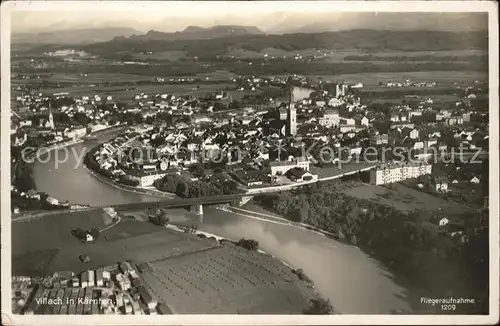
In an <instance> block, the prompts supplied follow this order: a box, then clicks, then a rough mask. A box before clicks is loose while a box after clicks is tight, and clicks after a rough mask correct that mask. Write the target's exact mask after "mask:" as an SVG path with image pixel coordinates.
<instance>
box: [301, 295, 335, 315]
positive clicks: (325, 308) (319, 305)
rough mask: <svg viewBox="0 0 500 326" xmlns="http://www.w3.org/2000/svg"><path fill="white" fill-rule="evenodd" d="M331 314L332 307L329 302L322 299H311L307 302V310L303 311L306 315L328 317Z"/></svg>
mask: <svg viewBox="0 0 500 326" xmlns="http://www.w3.org/2000/svg"><path fill="white" fill-rule="evenodd" d="M332 313H333V307H332V305H331V303H330V300H325V299H323V298H319V299H312V300H311V301H310V302H309V308H307V309H306V310H304V314H306V315H330V314H332Z"/></svg>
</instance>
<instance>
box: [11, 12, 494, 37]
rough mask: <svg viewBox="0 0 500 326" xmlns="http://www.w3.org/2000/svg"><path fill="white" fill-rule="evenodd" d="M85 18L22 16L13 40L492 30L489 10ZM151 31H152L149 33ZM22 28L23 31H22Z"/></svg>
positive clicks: (14, 28) (15, 29)
mask: <svg viewBox="0 0 500 326" xmlns="http://www.w3.org/2000/svg"><path fill="white" fill-rule="evenodd" d="M84 18H86V16H82V17H80V20H78V19H76V18H75V19H71V20H69V19H65V18H62V19H61V20H59V21H58V22H57V23H52V24H49V25H45V26H38V27H36V32H35V33H31V32H27V31H28V30H32V29H33V28H32V29H29V28H28V27H29V25H27V24H28V23H29V19H28V20H27V22H25V23H22V22H23V20H20V21H19V22H18V23H16V24H17V25H15V24H14V25H15V26H14V27H13V29H12V30H13V35H12V42H13V43H39V44H80V43H96V42H106V41H109V40H112V39H113V38H115V37H119V38H131V39H136V40H163V41H174V40H196V39H200V40H203V39H212V38H220V37H227V36H238V35H262V34H297V33H324V32H338V31H348V30H378V31H384V30H386V31H445V32H474V31H487V29H488V23H487V22H488V17H487V13H437V12H434V13H423V12H421V13H419V12H414V13H395V12H348V13H346V12H322V13H319V12H316V13H311V12H285V11H280V12H274V13H272V14H271V13H269V14H267V15H260V16H259V15H255V16H250V17H249V16H248V15H245V14H240V13H238V14H227V15H223V16H221V17H211V16H202V17H199V18H197V20H196V25H194V24H189V22H193V19H189V18H186V17H180V16H179V17H178V16H172V17H169V18H168V19H166V18H165V19H161V20H157V21H154V20H151V21H147V22H145V21H143V18H141V17H137V16H136V17H127V18H124V19H121V20H118V18H117V17H109V19H95V20H90V21H89V19H84ZM26 19H27V18H26ZM26 19H25V20H26ZM82 19H83V20H82ZM141 20H142V21H141ZM13 23H14V22H13ZM242 23H243V24H244V25H243V24H242ZM82 26H85V28H83V27H82ZM109 26H115V27H109ZM120 26H128V27H120ZM186 26H187V27H186ZM255 26H258V27H255ZM148 30H149V32H146V33H145V32H144V31H148ZM16 31H17V32H16ZM21 31H24V33H19V32H21Z"/></svg>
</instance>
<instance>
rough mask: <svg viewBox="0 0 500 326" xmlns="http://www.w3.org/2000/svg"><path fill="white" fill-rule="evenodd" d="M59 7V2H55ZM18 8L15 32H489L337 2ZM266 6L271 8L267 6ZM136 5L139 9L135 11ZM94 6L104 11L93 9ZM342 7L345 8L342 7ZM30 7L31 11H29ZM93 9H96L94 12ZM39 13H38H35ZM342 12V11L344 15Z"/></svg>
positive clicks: (454, 20)
mask: <svg viewBox="0 0 500 326" xmlns="http://www.w3.org/2000/svg"><path fill="white" fill-rule="evenodd" d="M52 3H54V2H52ZM82 3H83V2H80V3H79V4H78V7H75V6H73V7H70V6H59V2H57V5H58V6H59V7H58V10H57V11H56V10H54V9H55V7H53V6H52V7H49V6H48V5H47V3H46V4H45V6H44V7H43V6H40V7H33V6H32V7H26V8H16V10H17V9H23V11H15V12H13V13H12V15H11V26H12V32H13V33H33V32H45V31H57V30H64V29H80V28H101V27H131V28H134V29H136V30H138V31H140V32H147V31H149V30H152V29H153V30H157V31H162V32H175V31H179V30H182V29H184V28H186V27H187V26H190V25H194V26H202V27H210V26H214V25H247V26H257V27H259V28H260V29H261V30H263V31H265V32H268V33H282V32H293V31H294V30H297V29H300V28H304V27H308V28H309V29H313V30H311V31H317V30H318V29H319V30H325V31H326V30H342V29H354V28H367V29H389V30H407V29H421V30H477V29H486V28H487V23H486V21H485V16H484V15H483V16H481V15H478V14H474V13H463V12H462V13H460V12H458V13H421V12H420V13H418V12H415V13H401V12H378V13H377V12H364V13H363V12H357V11H359V10H360V8H357V9H356V8H354V9H355V10H356V11H354V12H353V11H352V8H347V9H350V11H348V12H346V11H343V10H344V9H345V8H343V7H341V6H338V5H337V6H332V4H333V3H334V2H309V3H308V4H307V6H304V3H301V4H297V5H294V4H296V3H294V2H292V3H289V4H287V5H286V6H284V4H283V2H279V1H278V2H232V3H231V2H219V3H212V2H197V3H193V2H171V3H169V4H164V3H163V4H161V5H162V6H161V7H158V3H157V6H156V7H155V6H146V5H145V6H142V5H141V4H138V3H137V2H134V3H132V4H131V5H129V6H120V7H118V6H116V5H114V4H112V5H110V4H108V5H107V6H104V5H101V4H99V3H97V4H94V5H93V6H92V5H91V6H89V5H86V4H84V5H82ZM264 4H265V6H264ZM49 5H50V4H49ZM133 6H134V7H133ZM90 8H94V9H99V10H91V9H90ZM339 8H340V9H339ZM25 9H27V10H28V11H24V10H25ZM89 9H90V10H89ZM34 10H36V11H34ZM341 10H342V11H341Z"/></svg>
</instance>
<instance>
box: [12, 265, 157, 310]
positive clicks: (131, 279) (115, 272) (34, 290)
mask: <svg viewBox="0 0 500 326" xmlns="http://www.w3.org/2000/svg"><path fill="white" fill-rule="evenodd" d="M12 286H13V287H14V288H15V289H16V291H17V294H18V295H17V297H15V298H14V300H13V305H14V311H18V312H20V313H23V314H53V315H66V314H67V315H75V314H76V315H85V314H135V315H138V314H149V315H156V314H158V312H160V313H162V312H165V309H163V310H162V309H157V308H158V301H157V300H156V299H155V298H154V297H153V295H152V294H151V293H150V291H149V290H148V288H147V287H146V285H144V284H143V281H142V280H141V278H140V276H139V274H138V272H137V271H136V270H135V269H134V268H133V267H132V265H131V264H130V263H129V262H127V261H123V262H120V263H119V264H118V265H113V266H108V267H105V268H100V269H97V270H87V271H84V272H82V273H81V274H80V275H79V277H78V276H75V275H74V273H72V272H59V273H54V275H53V276H51V277H46V278H43V279H36V278H30V277H14V278H13V281H12Z"/></svg>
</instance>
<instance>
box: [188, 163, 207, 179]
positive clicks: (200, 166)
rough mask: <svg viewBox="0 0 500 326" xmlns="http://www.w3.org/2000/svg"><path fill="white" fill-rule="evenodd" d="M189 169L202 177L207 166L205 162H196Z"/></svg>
mask: <svg viewBox="0 0 500 326" xmlns="http://www.w3.org/2000/svg"><path fill="white" fill-rule="evenodd" d="M189 171H190V172H191V173H192V174H193V175H194V176H196V177H202V176H204V175H205V168H204V167H203V164H201V163H196V164H194V165H192V166H191V167H190V168H189Z"/></svg>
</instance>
